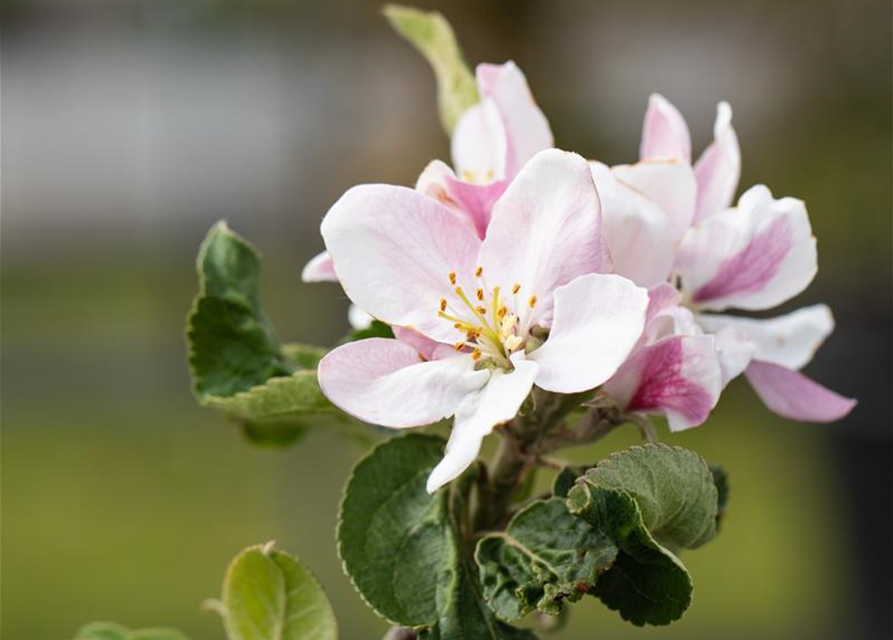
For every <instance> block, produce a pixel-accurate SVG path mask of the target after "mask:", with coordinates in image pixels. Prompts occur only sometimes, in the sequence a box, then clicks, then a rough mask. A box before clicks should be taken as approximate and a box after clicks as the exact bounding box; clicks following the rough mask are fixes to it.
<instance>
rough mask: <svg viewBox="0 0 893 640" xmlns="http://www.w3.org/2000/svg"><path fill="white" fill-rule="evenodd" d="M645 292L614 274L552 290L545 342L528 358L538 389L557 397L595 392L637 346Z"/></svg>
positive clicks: (589, 277) (594, 276)
mask: <svg viewBox="0 0 893 640" xmlns="http://www.w3.org/2000/svg"><path fill="white" fill-rule="evenodd" d="M647 307H648V292H647V291H646V290H645V289H643V288H641V287H637V286H636V285H635V284H633V283H632V282H631V281H630V280H627V279H626V278H623V277H621V276H618V275H605V274H599V273H593V274H589V275H586V276H581V277H579V278H577V279H576V280H574V281H573V282H571V283H569V284H566V285H564V286H563V287H561V288H559V289H557V290H556V291H555V316H554V320H553V322H552V328H551V331H550V332H549V337H548V339H547V340H546V341H545V342H544V343H543V345H542V346H541V347H540V348H539V349H536V350H534V351H533V352H531V353H530V354H529V356H528V357H529V358H530V359H531V360H533V361H535V362H537V363H538V364H539V365H540V372H539V375H538V376H537V379H536V384H537V386H538V387H541V388H543V389H546V390H547V391H554V392H557V393H577V392H580V391H586V390H587V389H594V388H595V387H597V386H598V385H600V384H602V383H603V382H604V381H605V380H607V379H608V378H610V377H611V376H612V375H614V373H615V372H616V371H617V369H618V368H619V367H620V365H621V364H623V361H624V360H625V359H626V358H627V356H629V354H630V352H631V351H632V350H633V348H634V347H635V346H636V343H637V342H638V340H639V336H640V335H641V334H642V329H643V328H644V326H645V311H646V309H647Z"/></svg>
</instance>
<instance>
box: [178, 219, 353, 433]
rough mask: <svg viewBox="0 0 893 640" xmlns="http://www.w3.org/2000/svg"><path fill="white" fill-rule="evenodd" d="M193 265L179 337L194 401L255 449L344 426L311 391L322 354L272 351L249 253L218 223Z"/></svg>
mask: <svg viewBox="0 0 893 640" xmlns="http://www.w3.org/2000/svg"><path fill="white" fill-rule="evenodd" d="M197 267H198V275H199V295H198V298H197V299H196V302H195V305H194V307H193V311H192V313H191V314H190V316H189V325H188V329H187V337H188V340H189V348H190V358H189V361H190V367H191V369H192V377H193V382H194V386H195V392H196V395H197V396H198V398H199V401H200V402H201V403H202V404H204V405H205V406H210V407H213V408H216V409H219V410H221V411H223V412H224V413H226V414H227V415H228V416H230V417H231V418H234V419H235V420H236V421H238V422H239V423H240V424H241V426H242V430H243V432H244V433H245V435H246V437H247V438H248V439H249V440H251V441H252V442H254V443H256V444H260V445H263V446H274V447H278V446H285V445H288V444H291V443H294V442H296V441H297V440H298V439H300V438H301V436H302V435H303V434H304V432H305V430H306V428H307V427H308V426H311V425H315V424H318V423H321V422H325V423H329V422H331V421H344V422H347V421H349V419H348V418H347V417H346V416H344V415H343V414H341V413H340V412H338V411H337V410H336V409H335V407H334V406H333V405H332V404H331V403H330V402H329V401H328V400H327V399H326V398H325V396H323V394H322V391H321V390H320V388H319V382H318V381H317V379H316V371H315V369H316V366H317V364H318V363H319V361H320V360H321V359H322V357H323V356H324V355H325V349H322V348H320V347H313V346H309V345H302V344H287V345H280V344H279V341H278V340H277V339H276V337H275V336H274V332H273V328H272V326H271V325H270V322H269V321H268V320H267V317H266V315H265V314H264V312H263V309H262V308H261V304H260V295H259V290H258V276H259V271H260V260H259V257H258V255H257V252H256V251H255V250H254V248H253V247H251V245H249V244H248V243H247V242H246V241H245V240H243V239H242V238H240V237H239V236H238V235H237V234H235V233H234V232H233V231H231V230H230V229H229V228H228V227H227V226H226V224H225V223H223V222H220V223H218V224H216V225H215V226H214V227H213V228H212V229H211V231H210V232H209V233H208V237H207V238H206V239H205V241H204V242H203V243H202V247H201V249H200V251H199V257H198V262H197Z"/></svg>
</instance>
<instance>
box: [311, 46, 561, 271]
mask: <svg viewBox="0 0 893 640" xmlns="http://www.w3.org/2000/svg"><path fill="white" fill-rule="evenodd" d="M476 79H477V85H478V91H479V93H480V96H481V101H480V102H479V103H478V104H476V105H474V106H472V107H471V108H469V109H468V110H467V111H466V112H465V113H464V114H463V115H462V117H461V119H460V120H459V123H458V124H457V125H456V129H455V131H454V132H453V135H452V141H451V151H452V156H453V167H454V168H455V170H454V169H452V168H450V167H449V166H448V165H447V164H446V163H444V162H442V161H441V160H434V161H432V162H431V163H429V164H428V166H427V167H425V169H424V171H422V173H421V175H420V176H419V178H418V181H417V182H416V189H417V190H418V191H420V192H421V193H424V194H425V195H428V196H430V197H432V198H434V199H436V200H438V201H440V202H441V203H442V204H444V205H445V206H447V207H448V208H449V209H450V210H451V211H453V212H454V213H455V214H456V215H457V216H459V217H460V218H462V219H463V220H466V221H467V222H468V223H469V224H471V225H472V226H473V228H474V229H475V231H476V232H477V233H478V235H479V236H480V237H482V238H483V237H484V235H485V234H486V231H487V226H488V224H489V222H490V214H491V210H492V208H493V204H494V203H495V202H496V200H497V199H498V198H499V197H500V196H501V195H502V194H503V192H504V191H505V189H506V187H507V186H508V184H509V182H510V181H511V180H512V178H514V177H515V175H517V173H518V171H520V169H521V167H522V166H524V163H526V162H527V161H528V160H529V159H530V158H532V157H533V156H534V154H536V153H537V152H539V151H542V150H544V149H549V148H551V147H552V144H553V139H552V131H551V129H550V128H549V123H548V122H547V120H546V118H545V116H544V115H543V113H542V111H540V109H539V107H538V106H537V105H536V103H535V102H534V100H533V95H532V94H531V92H530V87H529V86H528V85H527V79H526V78H525V77H524V74H523V73H522V72H521V70H520V69H519V68H518V66H517V65H516V64H515V63H514V62H511V61H509V62H506V63H504V64H501V65H496V64H479V65H478V66H477V69H476ZM302 279H303V280H304V282H336V281H337V278H336V276H335V272H334V270H333V269H332V262H331V259H330V258H329V256H328V254H327V253H326V252H322V253H320V254H319V255H317V256H316V257H314V258H313V259H312V260H310V262H308V263H307V265H306V266H305V267H304V271H303V273H302Z"/></svg>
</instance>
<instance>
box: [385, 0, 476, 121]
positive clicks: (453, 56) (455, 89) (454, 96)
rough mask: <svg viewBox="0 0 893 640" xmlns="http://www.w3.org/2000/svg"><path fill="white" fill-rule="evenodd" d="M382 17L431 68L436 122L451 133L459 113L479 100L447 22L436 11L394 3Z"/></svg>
mask: <svg viewBox="0 0 893 640" xmlns="http://www.w3.org/2000/svg"><path fill="white" fill-rule="evenodd" d="M384 15H385V17H386V18H387V19H388V21H389V22H390V23H391V26H392V27H393V28H394V30H395V31H396V32H397V33H399V34H400V35H401V36H403V37H404V38H405V39H406V40H408V41H409V42H410V43H411V44H412V45H413V46H414V47H415V48H416V49H417V50H418V51H419V53H421V54H422V55H423V56H425V59H427V60H428V63H429V64H430V65H431V67H432V68H433V69H434V75H435V76H436V78H437V95H438V105H439V108H440V120H441V122H442V123H443V128H444V129H446V132H447V133H452V132H453V129H454V128H455V126H456V123H457V122H458V121H459V118H460V117H461V116H462V114H463V113H465V111H467V110H468V108H469V107H471V106H472V105H474V104H476V103H477V102H478V101H479V100H480V97H479V95H478V89H477V83H476V82H475V79H474V75H473V74H472V73H471V71H470V70H469V69H468V66H467V65H466V64H465V60H464V59H463V57H462V51H461V49H460V48H459V44H458V42H456V36H455V34H454V33H453V29H452V27H450V23H449V22H447V20H446V19H445V18H444V17H443V16H442V15H441V14H440V13H438V12H436V11H430V12H426V11H421V10H419V9H414V8H411V7H404V6H400V5H396V4H389V5H387V6H385V8H384Z"/></svg>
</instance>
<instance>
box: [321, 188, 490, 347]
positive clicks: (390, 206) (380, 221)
mask: <svg viewBox="0 0 893 640" xmlns="http://www.w3.org/2000/svg"><path fill="white" fill-rule="evenodd" d="M322 235H323V238H324V239H325V242H326V248H327V249H328V250H329V253H330V254H331V256H332V259H333V261H334V264H335V271H336V273H337V274H338V278H339V280H340V281H341V285H342V286H343V287H344V291H345V292H346V293H347V295H348V297H349V298H350V299H351V300H352V301H353V302H354V303H356V304H357V305H359V306H360V307H361V308H362V309H364V310H365V311H367V312H368V313H370V314H371V315H373V316H374V317H376V318H378V319H380V320H382V321H384V322H386V323H387V324H390V325H399V326H405V327H411V328H414V329H416V330H417V331H419V332H421V333H424V334H425V335H426V336H428V337H429V338H432V339H435V340H438V341H440V342H447V343H449V342H452V341H453V340H454V339H455V335H456V331H455V329H454V328H453V326H452V324H451V323H449V322H447V321H445V320H443V319H442V318H439V317H438V315H437V313H438V311H439V310H440V300H441V298H442V297H444V296H452V295H453V287H452V286H451V285H450V281H449V274H450V273H451V272H456V274H457V277H458V282H459V283H460V284H462V283H474V269H475V266H476V263H477V255H478V248H479V247H480V240H479V239H478V237H477V234H476V233H475V232H474V230H473V229H472V228H471V226H470V225H468V224H466V223H465V222H463V221H461V220H460V219H459V218H458V217H457V216H456V215H455V214H454V213H453V212H451V211H450V210H449V209H447V208H446V207H444V206H442V205H441V204H439V203H437V202H435V201H434V200H432V199H431V198H428V197H426V196H424V195H422V194H421V193H418V192H416V191H413V190H412V189H406V188H403V187H394V186H389V185H363V186H359V187H354V188H353V189H351V190H349V191H348V192H347V193H345V194H344V195H343V196H342V197H341V199H340V200H338V202H336V203H335V204H334V205H333V206H332V208H331V209H330V210H329V212H328V213H327V214H326V217H325V219H324V220H323V223H322ZM472 286H473V285H472Z"/></svg>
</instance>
